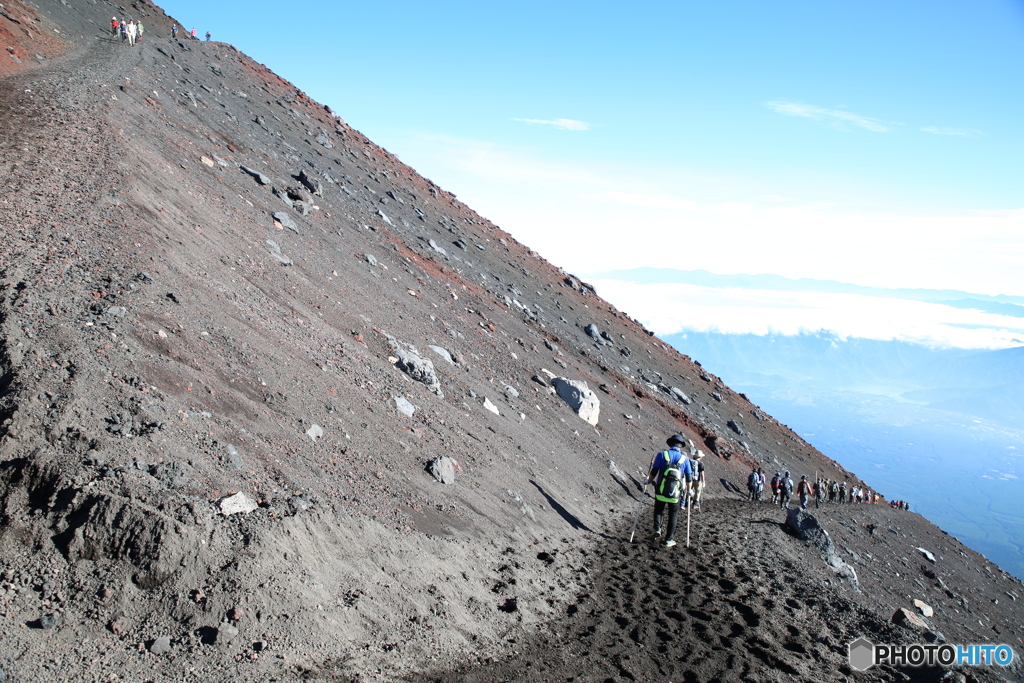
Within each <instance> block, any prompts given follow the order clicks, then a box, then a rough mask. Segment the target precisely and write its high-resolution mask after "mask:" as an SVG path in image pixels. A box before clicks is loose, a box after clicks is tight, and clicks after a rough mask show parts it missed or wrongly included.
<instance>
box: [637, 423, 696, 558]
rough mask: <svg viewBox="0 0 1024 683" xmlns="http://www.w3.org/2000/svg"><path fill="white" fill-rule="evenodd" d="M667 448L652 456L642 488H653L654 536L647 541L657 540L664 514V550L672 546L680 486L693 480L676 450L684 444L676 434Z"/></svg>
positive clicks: (683, 459) (680, 453) (688, 461)
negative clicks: (649, 485) (665, 522)
mask: <svg viewBox="0 0 1024 683" xmlns="http://www.w3.org/2000/svg"><path fill="white" fill-rule="evenodd" d="M666 443H667V444H668V446H669V448H668V450H667V451H661V452H660V453H658V454H657V455H655V456H654V459H653V460H652V461H651V469H650V472H648V474H647V478H646V479H645V480H644V483H643V485H644V486H645V487H646V486H647V484H651V483H653V484H654V533H652V534H651V540H652V541H656V540H658V539H659V538H661V534H662V531H661V527H662V522H663V521H664V518H665V512H666V510H667V512H668V525H667V526H666V528H665V547H666V548H671V547H672V546H674V545H676V541H675V539H674V538H673V535H674V534H675V532H676V522H677V521H678V519H679V501H680V499H681V498H682V496H683V492H684V491H683V486H684V484H685V483H686V482H689V481H690V480H691V479H692V478H693V471H692V470H691V468H690V460H689V458H687V457H686V456H684V455H683V453H682V451H680V450H679V447H680V446H682V445H684V444H685V443H686V441H685V440H684V439H683V437H681V436H679V435H678V434H673V435H672V436H670V437H668V440H667V441H666Z"/></svg>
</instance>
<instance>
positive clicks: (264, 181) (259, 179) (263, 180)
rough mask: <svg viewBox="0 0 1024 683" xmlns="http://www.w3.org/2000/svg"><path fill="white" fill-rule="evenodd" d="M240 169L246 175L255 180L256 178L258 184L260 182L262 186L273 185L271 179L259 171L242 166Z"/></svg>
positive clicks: (239, 166) (240, 165)
mask: <svg viewBox="0 0 1024 683" xmlns="http://www.w3.org/2000/svg"><path fill="white" fill-rule="evenodd" d="M238 168H240V169H242V171H244V172H245V173H248V174H249V175H251V176H252V177H253V178H255V179H256V182H258V183H259V184H260V185H270V184H271V180H270V178H268V177H267V176H265V175H263V174H262V173H260V172H259V171H257V170H256V169H254V168H249V167H248V166H244V165H242V164H239V165H238Z"/></svg>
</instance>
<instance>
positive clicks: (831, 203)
mask: <svg viewBox="0 0 1024 683" xmlns="http://www.w3.org/2000/svg"><path fill="white" fill-rule="evenodd" d="M162 6H163V7H164V9H166V10H167V11H168V13H170V14H171V15H172V16H175V17H176V18H178V19H179V20H180V21H182V22H184V27H185V28H186V29H189V28H192V27H193V26H195V27H196V28H197V29H198V30H199V32H200V34H202V33H204V32H205V31H207V30H209V31H211V32H212V33H213V36H214V39H216V40H223V41H227V42H230V43H232V44H234V45H235V46H237V47H238V48H240V49H241V50H243V51H245V52H246V53H248V54H249V55H251V56H253V57H254V58H255V59H257V60H258V61H260V62H263V63H265V64H267V65H268V66H269V67H270V68H272V69H273V70H274V71H276V72H277V73H279V74H280V75H282V76H284V77H285V78H288V79H289V80H291V81H292V82H293V83H295V84H296V85H297V86H299V87H300V88H302V89H304V90H306V91H307V92H308V93H309V94H310V95H312V96H313V97H314V98H316V99H317V100H318V101H321V102H323V103H325V104H328V105H330V106H331V107H332V108H333V109H334V110H335V111H337V112H338V113H339V114H340V115H341V116H342V117H343V118H344V119H345V120H346V121H347V122H348V123H349V124H351V125H353V126H354V127H356V128H358V129H359V130H361V131H362V132H364V133H365V134H366V135H367V136H369V137H370V138H371V139H372V140H374V141H375V142H377V143H378V144H381V145H382V146H384V147H386V148H387V149H389V150H390V151H391V152H393V153H395V154H397V155H398V156H399V157H400V158H402V159H403V160H404V161H406V162H407V163H409V164H410V165H412V166H413V167H414V168H416V169H417V170H418V171H419V172H420V173H422V174H423V175H425V176H427V177H429V178H431V179H432V180H434V181H435V182H438V183H439V184H440V185H442V186H443V187H445V188H446V189H449V190H451V191H453V192H455V193H456V194H458V195H459V197H460V198H461V199H463V200H464V201H465V202H466V203H467V204H469V205H470V206H472V207H473V208H475V209H476V210H477V211H479V212H480V213H481V214H483V215H484V216H486V217H487V218H490V219H491V220H493V221H494V222H495V223H497V224H498V225H500V226H501V227H502V228H504V229H506V230H508V231H509V232H510V233H512V234H513V235H514V236H515V237H517V238H518V239H520V240H521V241H523V242H524V243H526V244H527V245H529V246H530V247H532V248H534V249H535V250H537V251H538V252H540V253H541V254H542V255H543V256H545V257H547V258H548V259H550V260H551V261H553V262H554V263H556V264H557V265H560V266H563V267H565V268H566V269H567V270H569V271H571V272H574V273H576V274H579V275H583V276H586V275H588V274H596V273H601V272H605V271H609V270H613V269H624V268H635V267H640V266H654V267H673V268H679V269H697V268H701V269H705V270H709V271H712V272H717V273H775V274H780V275H784V276H787V277H811V278H818V279H831V280H839V281H843V282H852V283H856V284H862V285H873V286H882V287H927V288H954V289H962V290H966V291H973V292H979V293H985V294H999V293H1003V294H1017V295H1021V294H1024V277H1022V276H1021V271H1022V270H1024V268H1022V264H1024V161H1022V160H1024V144H1022V143H1024V127H1022V126H1021V125H1020V122H1021V121H1022V120H1024V106H1022V105H1024V71H1022V70H1021V69H1020V64H1022V63H1024V3H1022V2H1019V1H1017V2H1011V1H1009V0H976V1H974V2H971V3H963V2H946V1H938V2H937V1H935V0H929V1H928V2H923V1H915V0H905V1H901V2H891V0H887V1H885V2H875V1H860V2H855V3H853V2H851V3H830V2H820V0H819V1H815V2H780V3H765V2H753V1H751V2H717V3H710V2H704V3H691V2H637V3H630V4H622V3H614V4H613V3H610V2H593V1H591V2H586V3H584V2H576V1H572V2H550V1H548V2H545V3H539V2H518V3H504V4H502V3H479V2H472V3H470V2H447V1H444V0H442V1H440V2H435V3H430V4H426V5H425V4H423V3H411V2H402V1H399V2H392V3H388V4H387V5H379V4H376V3H347V2H322V1H320V0H307V1H306V2H304V3H303V4H302V6H301V11H296V12H286V13H284V14H282V12H281V6H280V4H279V3H269V2H260V1H258V0H257V1H250V2H244V3H243V2H236V1H223V2H217V3H210V2H208V1H207V2H195V1H193V0H167V1H166V2H163V3H162ZM287 15H292V16H293V17H294V19H293V18H292V17H290V16H287ZM606 289H607V293H606V292H605V291H604V290H602V291H601V293H602V294H605V295H606V296H608V297H609V298H611V299H612V300H613V302H614V303H616V304H617V305H619V306H620V307H622V308H624V309H625V310H627V311H629V312H631V313H634V314H637V313H635V310H636V309H637V307H638V306H640V305H641V304H642V302H643V300H644V297H645V296H646V295H645V294H644V290H643V288H642V287H641V288H637V287H624V286H623V287H614V286H611V287H608V288H606ZM683 296H685V297H687V301H688V302H690V303H692V301H693V297H699V296H701V294H700V293H699V292H694V291H688V292H685V293H684V294H683ZM819 304H820V302H819ZM666 305H671V301H669V302H668V303H666ZM842 305H843V304H842V302H840V301H838V300H837V301H836V303H835V306H838V307H841V306H842ZM705 314H706V315H709V316H713V315H716V313H714V311H713V310H712V309H711V308H709V309H708V310H706V311H705ZM639 317H641V318H642V317H643V316H639ZM897 317H898V316H897Z"/></svg>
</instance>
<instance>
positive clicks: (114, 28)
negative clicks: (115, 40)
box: [110, 17, 121, 36]
mask: <svg viewBox="0 0 1024 683" xmlns="http://www.w3.org/2000/svg"><path fill="white" fill-rule="evenodd" d="M120 28H121V22H120V21H118V20H117V17H110V32H111V33H113V34H114V35H115V36H116V35H117V32H118V30H119V29H120Z"/></svg>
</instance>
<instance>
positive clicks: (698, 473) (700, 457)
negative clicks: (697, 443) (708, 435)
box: [690, 450, 705, 510]
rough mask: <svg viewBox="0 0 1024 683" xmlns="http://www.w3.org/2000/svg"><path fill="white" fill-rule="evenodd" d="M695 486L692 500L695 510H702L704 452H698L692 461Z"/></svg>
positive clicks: (692, 489)
mask: <svg viewBox="0 0 1024 683" xmlns="http://www.w3.org/2000/svg"><path fill="white" fill-rule="evenodd" d="M690 469H691V470H692V476H693V485H692V486H691V487H690V492H691V495H690V500H692V501H693V507H694V509H697V510H700V496H701V494H702V493H704V483H705V482H704V469H705V468H704V451H700V450H698V451H697V454H696V455H695V456H693V458H691V459H690Z"/></svg>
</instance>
